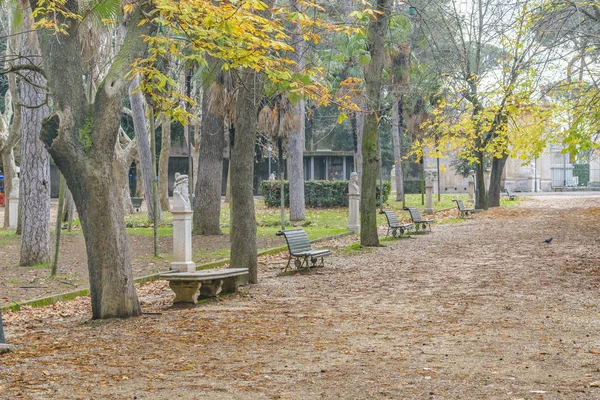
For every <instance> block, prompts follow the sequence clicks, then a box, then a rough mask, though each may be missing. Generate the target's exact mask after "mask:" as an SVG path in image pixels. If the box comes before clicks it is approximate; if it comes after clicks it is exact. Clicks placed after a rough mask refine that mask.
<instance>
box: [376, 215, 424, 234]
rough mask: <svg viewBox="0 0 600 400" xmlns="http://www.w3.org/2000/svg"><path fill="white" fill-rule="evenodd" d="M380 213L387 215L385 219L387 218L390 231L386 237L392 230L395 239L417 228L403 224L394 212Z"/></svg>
mask: <svg viewBox="0 0 600 400" xmlns="http://www.w3.org/2000/svg"><path fill="white" fill-rule="evenodd" d="M379 213H380V214H385V217H386V218H387V223H388V230H387V232H386V234H385V237H387V236H388V235H389V233H390V230H391V231H392V236H393V237H400V236H402V235H403V234H404V233H406V232H408V231H410V230H411V229H413V228H414V227H415V226H414V225H413V224H401V223H400V221H399V220H398V216H397V215H396V213H395V212H394V211H392V210H381V211H380V212H379Z"/></svg>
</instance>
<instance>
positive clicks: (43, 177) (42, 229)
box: [19, 11, 50, 266]
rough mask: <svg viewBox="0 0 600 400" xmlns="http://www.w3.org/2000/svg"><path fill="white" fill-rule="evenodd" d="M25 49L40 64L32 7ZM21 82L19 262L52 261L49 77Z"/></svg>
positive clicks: (30, 76) (25, 26)
mask: <svg viewBox="0 0 600 400" xmlns="http://www.w3.org/2000/svg"><path fill="white" fill-rule="evenodd" d="M25 13H26V14H25V17H24V18H25V19H24V21H25V22H24V24H23V31H24V32H28V33H24V34H23V38H22V40H23V45H22V51H23V53H22V54H24V55H25V56H27V58H28V60H30V61H31V62H32V63H35V64H37V65H39V64H41V59H40V55H41V53H40V45H39V42H38V38H37V33H36V32H35V31H30V29H31V27H32V23H33V21H32V19H31V15H30V11H25ZM22 76H23V78H22V79H21V82H20V93H19V96H20V98H21V103H22V104H23V107H22V109H21V130H22V136H21V179H20V186H21V188H20V193H19V195H20V199H19V203H20V204H21V207H22V209H21V213H22V214H21V257H20V261H19V264H20V265H23V266H26V265H35V264H43V263H48V262H50V226H49V224H50V155H49V154H48V152H47V151H46V149H44V145H43V143H42V142H41V141H40V140H39V134H40V129H41V127H42V120H43V119H44V118H45V117H47V116H48V106H47V105H45V103H46V93H45V90H44V89H41V88H43V87H45V86H46V79H45V78H44V77H43V76H42V75H41V74H39V73H37V72H33V71H26V72H23V73H22Z"/></svg>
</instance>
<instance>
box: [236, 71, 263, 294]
mask: <svg viewBox="0 0 600 400" xmlns="http://www.w3.org/2000/svg"><path fill="white" fill-rule="evenodd" d="M239 80H240V82H239V85H238V88H239V92H238V99H237V105H236V117H235V139H234V143H233V149H232V152H231V267H232V268H248V269H249V271H250V277H249V281H250V283H257V282H258V258H257V248H256V217H255V213H254V193H253V187H252V183H253V176H254V145H255V142H256V129H257V128H256V125H257V114H258V112H257V111H258V103H259V100H260V93H261V83H260V79H259V77H258V75H257V73H256V72H254V71H252V70H249V69H244V70H243V71H242V72H241V75H240V78H239Z"/></svg>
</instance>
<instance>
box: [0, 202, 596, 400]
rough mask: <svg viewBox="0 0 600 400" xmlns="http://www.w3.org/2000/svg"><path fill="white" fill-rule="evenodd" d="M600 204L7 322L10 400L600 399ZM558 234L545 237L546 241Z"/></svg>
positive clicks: (529, 213) (341, 249)
mask: <svg viewBox="0 0 600 400" xmlns="http://www.w3.org/2000/svg"><path fill="white" fill-rule="evenodd" d="M599 225H600V196H586V197H566V196H560V197H559V196H548V197H539V198H535V199H533V200H531V201H527V202H524V203H522V204H521V205H519V206H517V207H511V208H502V209H495V210H491V211H488V212H485V213H480V214H478V215H476V217H475V218H473V219H471V220H467V221H465V222H463V223H460V224H443V225H442V224H440V225H436V226H434V228H433V233H431V234H427V235H414V236H413V238H406V239H401V240H394V241H391V242H390V241H385V242H384V243H385V247H381V248H377V249H364V250H355V251H348V250H345V248H346V246H347V245H348V244H350V243H352V241H353V240H354V241H355V240H356V237H349V238H344V239H338V240H337V241H335V242H331V243H327V244H325V245H326V246H328V247H330V248H332V249H333V250H334V256H332V257H329V259H328V260H327V261H326V267H325V268H320V269H316V270H313V271H312V272H311V273H309V274H306V273H294V274H289V275H281V274H280V273H279V271H280V267H281V265H282V264H283V263H284V262H285V255H278V256H271V257H266V258H262V259H261V264H260V283H259V284H257V285H252V286H246V287H243V288H241V291H240V292H239V293H238V294H236V295H233V296H229V297H225V298H222V299H219V300H214V301H210V302H208V303H204V304H200V305H198V306H196V307H193V308H187V309H184V308H172V307H171V301H172V298H173V296H172V294H171V292H170V291H169V289H168V287H167V286H166V284H165V283H162V282H157V283H153V284H149V285H145V286H141V287H139V288H138V293H139V296H140V300H141V302H142V307H143V310H144V315H143V316H141V317H139V318H133V319H129V320H109V321H90V320H89V318H90V309H89V299H88V298H82V299H77V300H74V301H70V302H65V303H59V304H57V305H55V306H52V307H47V308H43V309H26V310H23V311H21V312H19V313H6V314H4V320H5V331H6V332H5V333H6V336H7V340H8V341H9V342H10V343H11V344H14V345H16V346H17V350H16V351H15V352H12V353H8V354H4V355H0V397H1V398H6V399H173V398H181V399H514V400H516V399H600V388H599V387H598V386H600V339H599V336H598V331H599V325H600V324H599V323H600V314H599V313H600V301H599V288H600V277H599V275H598V272H599V269H600V255H599V252H598V244H599V243H598V228H599ZM549 237H553V241H552V242H551V243H550V244H546V243H544V239H546V238H549Z"/></svg>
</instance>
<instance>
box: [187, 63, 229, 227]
mask: <svg viewBox="0 0 600 400" xmlns="http://www.w3.org/2000/svg"><path fill="white" fill-rule="evenodd" d="M207 62H208V65H207V73H206V76H205V78H204V81H205V84H204V86H205V87H207V90H205V92H204V94H203V96H202V125H201V126H200V156H199V158H198V163H197V164H198V175H197V177H198V180H197V183H196V188H195V192H196V195H195V196H196V204H195V206H194V227H193V233H194V234H195V235H222V234H223V232H222V231H221V188H222V185H223V149H224V146H225V132H224V129H225V122H224V117H223V116H224V115H225V114H227V112H226V109H229V107H231V105H230V104H228V102H227V101H226V98H227V97H228V91H227V90H226V88H225V82H224V80H225V74H224V72H223V71H221V63H220V62H218V60H216V59H215V58H214V57H208V58H207Z"/></svg>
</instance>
